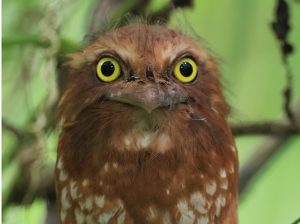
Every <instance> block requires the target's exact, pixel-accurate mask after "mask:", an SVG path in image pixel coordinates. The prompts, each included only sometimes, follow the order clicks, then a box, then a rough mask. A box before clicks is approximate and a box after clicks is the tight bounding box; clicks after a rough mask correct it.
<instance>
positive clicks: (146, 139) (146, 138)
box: [136, 132, 153, 149]
mask: <svg viewBox="0 0 300 224" xmlns="http://www.w3.org/2000/svg"><path fill="white" fill-rule="evenodd" d="M152 138H153V134H150V133H147V132H146V133H145V134H144V135H143V136H139V137H138V138H137V143H136V144H137V147H138V148H141V149H144V148H147V147H148V146H149V145H150V143H151V141H152Z"/></svg>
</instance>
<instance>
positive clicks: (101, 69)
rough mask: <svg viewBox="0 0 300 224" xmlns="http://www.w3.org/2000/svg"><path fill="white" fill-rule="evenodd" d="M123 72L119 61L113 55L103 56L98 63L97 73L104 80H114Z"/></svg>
mask: <svg viewBox="0 0 300 224" xmlns="http://www.w3.org/2000/svg"><path fill="white" fill-rule="evenodd" d="M120 74H121V68H120V64H119V62H118V61H117V60H116V59H114V58H112V57H104V58H101V59H100V61H99V62H98V64H97V75H98V77H99V79H100V80H101V81H103V82H112V81H114V80H116V79H117V78H118V77H119V76H120Z"/></svg>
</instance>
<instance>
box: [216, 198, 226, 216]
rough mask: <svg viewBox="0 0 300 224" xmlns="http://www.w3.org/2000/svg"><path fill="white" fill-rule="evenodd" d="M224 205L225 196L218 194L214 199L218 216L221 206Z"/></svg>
mask: <svg viewBox="0 0 300 224" xmlns="http://www.w3.org/2000/svg"><path fill="white" fill-rule="evenodd" d="M225 205H226V198H225V197H224V196H222V195H220V196H218V197H217V199H216V201H215V206H216V216H217V217H219V216H220V214H221V207H224V206H225Z"/></svg>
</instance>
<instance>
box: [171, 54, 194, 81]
mask: <svg viewBox="0 0 300 224" xmlns="http://www.w3.org/2000/svg"><path fill="white" fill-rule="evenodd" d="M173 74H174V76H175V77H176V78H177V79H178V80H179V81H180V82H183V83H189V82H192V81H194V80H195V78H196V76H197V65H196V62H195V61H194V60H193V59H191V58H182V59H181V60H180V61H178V62H177V64H176V65H175V67H174V70H173Z"/></svg>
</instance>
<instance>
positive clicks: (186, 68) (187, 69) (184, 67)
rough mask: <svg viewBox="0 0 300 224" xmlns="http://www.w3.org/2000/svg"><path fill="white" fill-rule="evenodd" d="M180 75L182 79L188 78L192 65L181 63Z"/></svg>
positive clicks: (185, 62) (191, 71)
mask: <svg viewBox="0 0 300 224" xmlns="http://www.w3.org/2000/svg"><path fill="white" fill-rule="evenodd" d="M180 73H181V74H182V75H183V76H184V77H188V76H190V75H191V74H192V73H193V67H192V65H191V64H190V63H188V62H187V61H184V62H182V63H181V65H180Z"/></svg>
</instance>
